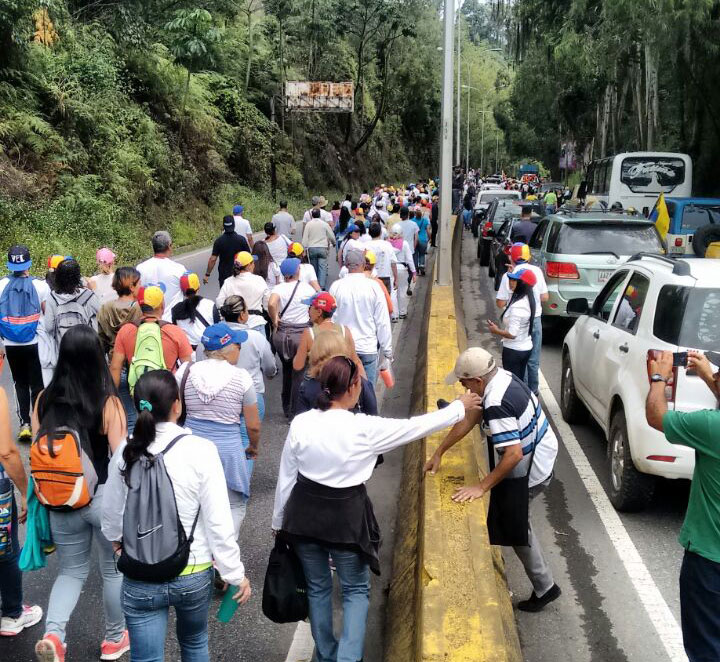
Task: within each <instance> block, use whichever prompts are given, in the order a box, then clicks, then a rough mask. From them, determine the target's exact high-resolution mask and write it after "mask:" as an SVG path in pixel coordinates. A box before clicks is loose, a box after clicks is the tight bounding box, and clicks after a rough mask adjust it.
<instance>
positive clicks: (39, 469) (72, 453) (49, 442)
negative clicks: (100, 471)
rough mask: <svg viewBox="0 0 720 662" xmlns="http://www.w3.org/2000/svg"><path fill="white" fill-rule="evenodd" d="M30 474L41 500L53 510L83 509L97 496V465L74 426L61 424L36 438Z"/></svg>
mask: <svg viewBox="0 0 720 662" xmlns="http://www.w3.org/2000/svg"><path fill="white" fill-rule="evenodd" d="M30 473H31V474H32V477H33V480H34V482H35V494H36V496H37V498H38V501H40V503H41V504H43V505H44V506H47V507H48V508H50V509H51V510H77V509H78V508H84V507H85V506H87V505H88V504H89V503H90V502H91V501H92V498H93V496H95V488H96V487H97V482H98V477H97V473H96V472H95V467H94V466H93V463H92V461H91V460H90V458H89V457H88V455H87V453H86V452H85V451H84V450H83V448H82V445H81V443H80V436H79V435H78V433H77V432H76V431H75V430H73V429H71V428H67V427H59V428H57V429H56V430H54V432H52V433H47V434H43V435H41V436H39V437H38V438H37V439H36V440H35V442H34V443H33V445H32V446H31V447H30Z"/></svg>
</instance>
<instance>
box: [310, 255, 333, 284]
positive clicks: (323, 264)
mask: <svg viewBox="0 0 720 662" xmlns="http://www.w3.org/2000/svg"><path fill="white" fill-rule="evenodd" d="M307 253H308V260H309V261H310V264H312V266H313V269H315V273H316V274H317V278H318V285H320V287H321V288H322V289H323V290H324V289H325V285H326V284H327V273H328V268H327V260H328V249H327V248H308V251H307Z"/></svg>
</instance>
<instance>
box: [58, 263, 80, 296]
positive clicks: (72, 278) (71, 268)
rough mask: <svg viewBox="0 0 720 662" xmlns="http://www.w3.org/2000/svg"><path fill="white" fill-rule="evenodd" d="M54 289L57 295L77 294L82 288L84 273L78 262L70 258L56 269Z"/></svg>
mask: <svg viewBox="0 0 720 662" xmlns="http://www.w3.org/2000/svg"><path fill="white" fill-rule="evenodd" d="M53 284H54V289H55V292H56V293H57V294H75V292H77V291H78V290H79V289H80V288H81V287H82V286H83V284H82V273H81V271H80V265H79V264H78V263H77V260H73V259H72V258H68V259H66V260H63V261H62V262H61V263H60V264H58V266H57V269H55V279H54V283H53Z"/></svg>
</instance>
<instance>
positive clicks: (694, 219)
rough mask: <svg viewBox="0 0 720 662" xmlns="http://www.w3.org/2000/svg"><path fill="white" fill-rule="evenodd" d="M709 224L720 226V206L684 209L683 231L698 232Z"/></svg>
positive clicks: (692, 206) (686, 207)
mask: <svg viewBox="0 0 720 662" xmlns="http://www.w3.org/2000/svg"><path fill="white" fill-rule="evenodd" d="M708 223H717V224H720V204H717V205H686V206H685V209H683V217H682V227H683V230H697V229H698V228H701V227H702V226H703V225H707V224H708Z"/></svg>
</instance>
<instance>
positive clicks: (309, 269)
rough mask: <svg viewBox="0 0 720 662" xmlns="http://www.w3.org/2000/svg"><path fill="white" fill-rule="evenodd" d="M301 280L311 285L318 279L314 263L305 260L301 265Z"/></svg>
mask: <svg viewBox="0 0 720 662" xmlns="http://www.w3.org/2000/svg"><path fill="white" fill-rule="evenodd" d="M300 280H301V282H303V283H307V284H308V285H310V283H312V282H313V281H317V274H316V273H315V267H313V265H312V264H308V263H307V262H303V263H302V264H301V265H300ZM314 291H315V290H313V292H314Z"/></svg>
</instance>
